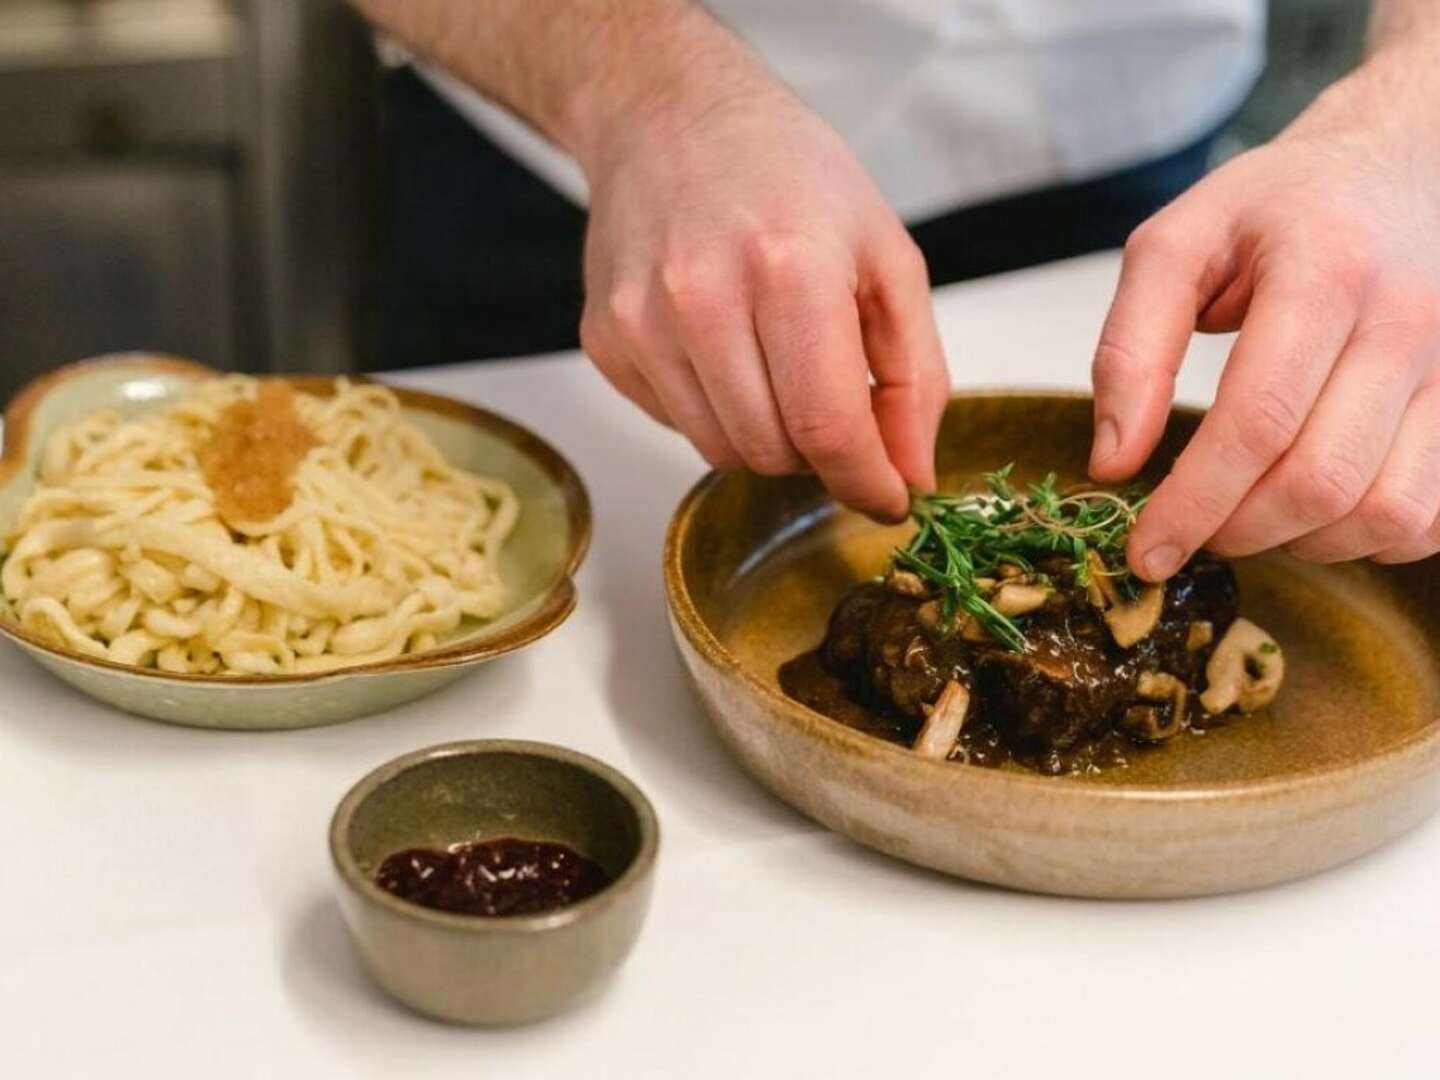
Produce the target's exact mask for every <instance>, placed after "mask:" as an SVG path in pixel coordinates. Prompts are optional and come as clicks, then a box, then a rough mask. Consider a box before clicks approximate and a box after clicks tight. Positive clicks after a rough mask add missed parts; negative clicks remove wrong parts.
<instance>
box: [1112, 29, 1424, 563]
mask: <svg viewBox="0 0 1440 1080" xmlns="http://www.w3.org/2000/svg"><path fill="white" fill-rule="evenodd" d="M1436 70H1437V65H1436V64H1435V62H1434V58H1433V57H1429V56H1425V55H1407V53H1406V52H1405V51H1404V50H1402V49H1399V48H1397V49H1395V50H1392V51H1390V52H1387V53H1383V54H1377V56H1376V57H1375V58H1373V59H1372V60H1371V61H1369V62H1368V63H1367V64H1366V65H1365V66H1364V67H1362V68H1361V69H1359V70H1358V71H1357V72H1355V73H1354V74H1352V75H1351V76H1349V77H1348V78H1346V79H1344V80H1342V81H1341V82H1340V83H1337V84H1335V85H1334V86H1333V87H1331V88H1330V89H1329V90H1328V91H1326V92H1325V93H1324V94H1323V95H1321V97H1320V98H1319V99H1317V101H1316V102H1315V104H1314V105H1312V106H1311V108H1310V109H1309V110H1307V112H1306V113H1305V114H1303V115H1302V116H1301V117H1300V119H1298V120H1297V121H1296V122H1295V123H1294V124H1293V125H1291V127H1290V128H1288V129H1287V130H1286V131H1285V132H1284V133H1282V134H1281V135H1280V137H1278V138H1277V139H1276V140H1275V141H1274V142H1272V143H1270V144H1268V145H1266V146H1263V147H1261V148H1259V149H1256V150H1253V151H1251V152H1249V153H1247V154H1244V155H1242V156H1240V157H1238V158H1236V159H1235V160H1233V161H1231V162H1229V163H1228V164H1226V165H1225V166H1223V167H1222V168H1220V169H1218V170H1217V171H1216V172H1215V173H1213V174H1211V175H1210V176H1209V177H1207V178H1206V179H1204V180H1202V181H1201V182H1200V183H1199V184H1197V185H1196V186H1195V187H1194V188H1192V189H1191V190H1190V191H1188V192H1186V193H1185V194H1184V195H1183V196H1181V197H1180V198H1179V199H1178V200H1176V201H1175V202H1174V203H1173V204H1171V205H1170V206H1168V207H1166V208H1165V209H1164V210H1162V211H1161V212H1160V213H1158V214H1157V215H1155V216H1154V217H1153V218H1151V219H1150V220H1149V221H1147V222H1146V223H1145V224H1143V225H1142V226H1141V227H1140V228H1139V229H1137V230H1136V231H1135V233H1134V234H1133V235H1132V236H1131V238H1130V240H1129V242H1128V243H1127V244H1126V247H1125V259H1124V266H1123V269H1122V271H1121V276H1120V284H1119V287H1118V289H1117V292H1116V295H1115V300H1114V303H1113V305H1112V307H1111V309H1110V314H1109V317H1108V319H1107V320H1106V324H1105V328H1104V331H1103V332H1102V334H1101V340H1100V345H1099V349H1098V351H1097V353H1096V357H1095V366H1094V380H1095V413H1096V438H1095V447H1094V452H1093V455H1092V458H1091V472H1092V473H1093V475H1094V476H1095V478H1096V479H1097V480H1102V481H1110V482H1114V481H1119V480H1122V479H1125V478H1127V477H1129V476H1131V475H1133V474H1134V473H1135V472H1136V471H1137V470H1138V469H1139V468H1140V466H1141V465H1142V464H1144V462H1145V460H1146V458H1147V457H1149V455H1150V453H1151V452H1152V451H1153V450H1154V449H1155V446H1156V444H1157V442H1158V441H1159V438H1160V435H1161V433H1162V432H1163V430H1164V426H1165V421H1166V418H1167V415H1168V411H1169V405H1170V400H1171V396H1172V393H1173V390H1174V380H1175V374H1176V372H1177V370H1178V369H1179V366H1180V362H1181V360H1182V358H1183V356H1184V353H1185V347H1186V344H1187V342H1188V341H1189V338H1190V334H1191V333H1192V332H1193V330H1195V329H1196V328H1197V327H1198V328H1199V329H1200V330H1202V331H1205V332H1211V333H1216V332H1225V331H1231V330H1236V329H1238V330H1239V331H1240V334H1239V337H1238V339H1237V340H1236V342H1235V346H1234V348H1233V350H1232V351H1231V353H1230V358H1229V360H1228V362H1227V364H1226V367H1225V372H1224V375H1223V377H1222V379H1221V382H1220V388H1219V392H1218V394H1217V395H1216V399H1215V405H1214V408H1213V409H1211V411H1210V413H1209V414H1208V415H1207V416H1206V418H1205V420H1204V421H1203V422H1202V423H1201V425H1200V428H1199V430H1198V431H1197V432H1196V434H1195V437H1194V438H1193V440H1192V441H1191V442H1190V445H1189V446H1188V447H1187V448H1186V449H1185V451H1184V452H1183V453H1182V454H1181V455H1180V457H1179V458H1178V459H1177V461H1176V462H1175V467H1174V470H1173V471H1172V472H1171V474H1170V475H1169V476H1168V477H1167V478H1166V479H1165V481H1164V482H1163V483H1162V484H1161V485H1160V486H1159V487H1158V488H1157V489H1156V491H1155V493H1154V495H1153V497H1152V498H1151V500H1150V504H1149V506H1148V507H1147V508H1146V510H1145V511H1144V513H1143V514H1142V515H1141V517H1140V520H1139V522H1138V523H1137V524H1136V526H1135V529H1134V531H1133V533H1132V536H1131V540H1130V549H1129V558H1130V563H1131V566H1132V568H1133V569H1134V570H1135V572H1136V573H1137V574H1139V575H1140V576H1141V577H1143V578H1145V579H1147V580H1152V581H1158V580H1161V579H1164V578H1166V577H1168V576H1170V575H1171V574H1172V573H1174V572H1175V570H1177V569H1178V568H1179V567H1180V566H1181V565H1182V564H1183V563H1184V561H1185V560H1186V559H1188V558H1189V557H1190V556H1191V555H1192V554H1194V552H1195V551H1196V549H1198V548H1200V547H1201V546H1207V547H1209V548H1211V549H1212V550H1214V551H1216V552H1217V553H1219V554H1221V555H1229V556H1239V555H1247V554H1251V553H1253V552H1257V551H1261V550H1264V549H1267V548H1272V547H1278V546H1284V547H1285V548H1287V549H1288V550H1289V551H1290V552H1291V553H1292V554H1294V555H1296V556H1299V557H1300V558H1304V559H1310V560H1314V561H1317V562H1335V561H1340V560H1345V559H1357V558H1363V557H1367V556H1368V557H1370V558H1373V559H1375V560H1376V561H1379V562H1406V561H1411V560H1415V559H1421V558H1425V557H1427V556H1429V555H1432V554H1434V553H1436V552H1437V551H1440V125H1437V124H1436V123H1435V118H1436V116H1437V115H1440V77H1437V75H1436V74H1435V72H1436Z"/></svg>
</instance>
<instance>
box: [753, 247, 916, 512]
mask: <svg viewBox="0 0 1440 1080" xmlns="http://www.w3.org/2000/svg"><path fill="white" fill-rule="evenodd" d="M755 330H756V333H757V335H758V336H759V339H760V344H761V347H762V348H763V349H764V351H765V357H766V360H767V365H768V368H769V372H770V382H771V386H772V388H773V389H774V391H775V398H776V400H777V401H778V402H779V403H780V413H781V416H782V418H783V420H784V423H785V429H786V431H787V432H788V433H789V435H790V440H791V442H793V443H794V444H795V448H796V449H797V450H798V451H799V452H800V454H801V455H802V456H803V457H804V458H805V460H806V461H808V462H809V463H810V464H811V466H813V467H814V469H815V471H816V473H818V474H819V476H820V479H821V480H822V481H823V482H824V484H825V487H826V488H827V489H828V490H829V491H830V493H831V494H832V495H834V496H835V497H836V498H837V499H839V500H840V501H841V502H843V503H845V504H846V505H848V506H852V507H854V508H855V509H857V510H860V511H863V512H864V513H867V514H870V515H872V516H874V517H879V518H886V519H890V520H897V521H898V520H900V519H901V518H903V517H904V516H905V514H906V512H907V511H908V510H909V506H910V496H909V493H908V491H907V490H906V487H905V481H904V480H903V479H901V476H900V473H899V472H898V471H897V469H896V468H895V466H894V465H893V464H892V463H891V461H890V458H889V456H888V454H887V453H886V449H885V443H884V441H883V440H882V439H881V437H880V429H879V426H878V425H877V423H876V420H875V414H874V412H873V411H872V410H871V404H870V370H869V366H868V365H867V363H866V359H865V350H864V347H863V345H862V339H861V333H860V314H859V310H858V308H857V307H856V303H855V295H854V290H853V287H852V286H851V285H850V283H849V282H846V281H845V280H844V279H843V278H842V277H841V276H840V275H838V274H836V273H826V272H817V271H816V268H815V266H814V265H813V264H812V263H810V262H809V260H801V259H798V258H792V257H791V256H790V255H789V254H778V253H777V255H776V257H773V258H770V259H767V260H766V263H765V265H764V266H763V267H762V270H761V274H760V281H759V287H758V288H757V289H756V298H755Z"/></svg>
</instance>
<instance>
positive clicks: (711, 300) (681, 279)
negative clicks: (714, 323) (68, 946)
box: [660, 258, 726, 321]
mask: <svg viewBox="0 0 1440 1080" xmlns="http://www.w3.org/2000/svg"><path fill="white" fill-rule="evenodd" d="M660 287H661V288H662V289H663V290H664V293H665V296H666V297H667V298H668V299H669V301H670V304H671V306H672V307H673V308H674V309H675V310H676V311H677V312H679V313H680V315H681V316H682V317H685V318H692V319H699V320H707V321H708V320H709V319H711V318H713V316H714V315H716V314H717V313H719V312H720V311H722V310H723V309H724V307H725V302H726V293H725V289H724V286H723V282H722V281H720V280H719V279H718V278H717V277H716V275H715V274H714V273H713V272H711V270H710V269H709V267H708V266H706V265H705V263H704V262H702V261H701V260H698V259H692V258H673V259H669V260H667V261H666V262H665V263H663V264H662V265H661V267H660Z"/></svg>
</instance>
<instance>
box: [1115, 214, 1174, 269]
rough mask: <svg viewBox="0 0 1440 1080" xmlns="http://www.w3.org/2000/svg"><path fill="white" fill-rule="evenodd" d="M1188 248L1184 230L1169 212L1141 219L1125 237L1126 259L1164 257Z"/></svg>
mask: <svg viewBox="0 0 1440 1080" xmlns="http://www.w3.org/2000/svg"><path fill="white" fill-rule="evenodd" d="M1188 249H1189V243H1188V241H1187V239H1186V236H1185V232H1184V230H1183V229H1182V228H1181V227H1180V226H1179V224H1178V223H1177V222H1176V220H1175V218H1174V217H1172V216H1171V215H1169V214H1164V213H1161V214H1156V215H1155V216H1154V217H1151V218H1148V219H1146V220H1145V221H1142V222H1141V223H1140V224H1139V225H1137V226H1136V227H1135V229H1134V230H1132V231H1131V233H1130V235H1129V236H1128V237H1126V239H1125V257H1126V258H1127V259H1135V258H1140V259H1153V258H1159V259H1165V258H1170V257H1172V256H1176V255H1180V254H1182V253H1184V252H1185V251H1187V250H1188Z"/></svg>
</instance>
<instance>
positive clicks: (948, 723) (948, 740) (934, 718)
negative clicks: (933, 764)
mask: <svg viewBox="0 0 1440 1080" xmlns="http://www.w3.org/2000/svg"><path fill="white" fill-rule="evenodd" d="M928 708H929V711H928V713H927V714H926V717H925V724H924V726H923V727H922V728H921V729H920V734H919V735H917V736H915V742H914V745H913V747H912V749H913V750H914V751H915V752H916V753H917V754H920V755H921V756H922V757H928V758H935V759H936V760H938V761H944V760H945V759H946V758H948V757H949V756H950V752H951V751H952V750H954V749H955V740H956V739H958V738H959V737H960V729H961V728H963V727H964V726H965V718H966V717H967V716H969V715H970V691H969V690H966V689H965V687H964V686H962V685H961V684H960V681H959V680H958V679H951V680H950V681H949V682H947V683H946V684H945V689H943V690H941V691H940V696H939V697H938V698H936V699H935V704H934V705H933V706H929V707H928Z"/></svg>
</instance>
